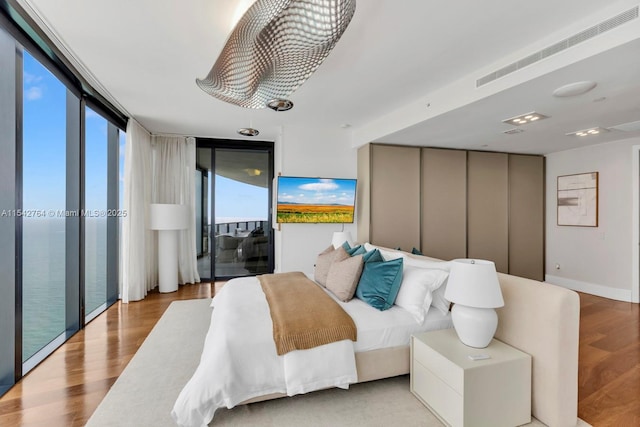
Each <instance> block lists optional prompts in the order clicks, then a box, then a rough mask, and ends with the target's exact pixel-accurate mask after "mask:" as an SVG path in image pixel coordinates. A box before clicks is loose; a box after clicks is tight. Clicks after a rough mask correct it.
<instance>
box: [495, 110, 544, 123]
mask: <svg viewBox="0 0 640 427" xmlns="http://www.w3.org/2000/svg"><path fill="white" fill-rule="evenodd" d="M547 118H549V116H545V115H544V114H540V113H536V112H535V111H532V112H530V113H525V114H520V115H519V116H515V117H511V118H509V119H504V120H503V121H502V122H503V123H507V124H510V125H515V126H520V125H525V124H527V123H531V122H535V121H536V120H542V119H547Z"/></svg>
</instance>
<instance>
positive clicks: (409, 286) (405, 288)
mask: <svg viewBox="0 0 640 427" xmlns="http://www.w3.org/2000/svg"><path fill="white" fill-rule="evenodd" d="M447 277H449V273H448V272H447V271H444V270H439V269H436V268H419V267H415V266H404V269H403V272H402V284H401V285H400V291H399V292H398V296H397V298H396V301H395V305H397V306H399V307H402V308H404V309H405V310H406V311H408V312H409V313H410V314H411V315H412V316H413V318H414V319H416V322H418V323H419V324H422V322H424V318H425V316H426V315H427V312H428V311H429V307H430V306H431V302H432V300H433V295H432V293H433V292H434V291H435V290H436V289H438V288H439V287H440V286H442V284H443V283H444V281H445V280H447Z"/></svg>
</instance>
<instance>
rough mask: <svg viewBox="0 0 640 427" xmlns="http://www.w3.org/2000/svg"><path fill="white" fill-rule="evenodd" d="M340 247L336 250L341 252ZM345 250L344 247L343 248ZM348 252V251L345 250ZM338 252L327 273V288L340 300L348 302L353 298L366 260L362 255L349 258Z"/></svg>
mask: <svg viewBox="0 0 640 427" xmlns="http://www.w3.org/2000/svg"><path fill="white" fill-rule="evenodd" d="M340 249H342V248H339V249H337V250H336V252H339V251H340ZM342 250H343V251H344V249H342ZM345 254H346V252H345ZM340 255H341V254H338V255H337V256H336V258H335V259H334V261H333V264H331V268H329V274H328V275H327V285H326V286H327V289H329V290H330V291H331V292H332V293H333V294H334V295H335V296H336V297H338V299H339V300H340V301H343V302H347V301H349V300H351V299H352V298H353V295H354V294H355V292H356V287H357V286H358V281H359V280H360V275H361V274H362V267H363V265H364V262H363V260H362V255H355V256H352V257H350V256H349V255H348V254H347V258H342V259H341V257H340Z"/></svg>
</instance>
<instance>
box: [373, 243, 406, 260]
mask: <svg viewBox="0 0 640 427" xmlns="http://www.w3.org/2000/svg"><path fill="white" fill-rule="evenodd" d="M364 248H365V249H366V250H367V252H369V251H372V250H374V249H377V250H379V251H380V255H382V258H383V259H384V260H385V261H391V260H394V259H398V258H402V257H403V252H402V251H398V250H395V249H389V248H385V247H382V246H376V245H372V244H371V243H365V244H364ZM405 253H406V252H405Z"/></svg>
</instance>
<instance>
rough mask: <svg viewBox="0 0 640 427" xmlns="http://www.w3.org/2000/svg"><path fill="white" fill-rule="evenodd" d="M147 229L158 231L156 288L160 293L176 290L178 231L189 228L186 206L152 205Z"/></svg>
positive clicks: (187, 208)
mask: <svg viewBox="0 0 640 427" xmlns="http://www.w3.org/2000/svg"><path fill="white" fill-rule="evenodd" d="M149 214H150V218H149V223H150V226H149V228H150V229H152V230H158V288H159V291H160V292H174V291H177V290H178V231H179V230H183V229H186V228H188V227H189V207H188V206H187V205H176V204H164V203H153V204H151V207H150V211H149Z"/></svg>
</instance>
